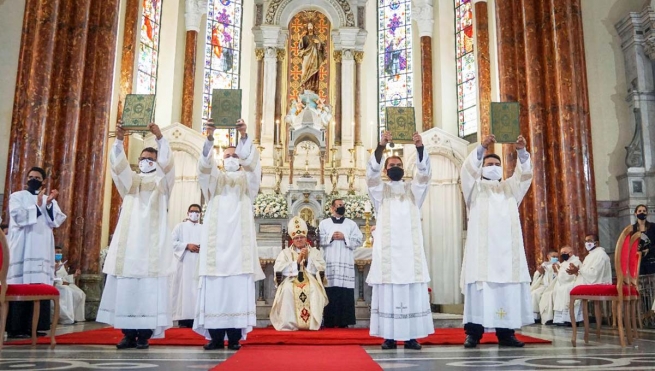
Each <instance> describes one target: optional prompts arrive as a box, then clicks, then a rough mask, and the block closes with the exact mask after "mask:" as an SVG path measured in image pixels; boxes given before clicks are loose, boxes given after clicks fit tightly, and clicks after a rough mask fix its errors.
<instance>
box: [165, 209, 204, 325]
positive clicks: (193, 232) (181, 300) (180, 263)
mask: <svg viewBox="0 0 655 371" xmlns="http://www.w3.org/2000/svg"><path fill="white" fill-rule="evenodd" d="M201 211H202V208H201V207H200V205H198V204H192V205H190V206H189V209H188V210H187V220H185V221H183V222H182V223H180V224H178V225H176V226H175V228H174V229H173V251H174V253H175V259H176V260H177V270H176V272H175V274H174V275H173V276H172V277H173V279H172V281H171V292H172V293H171V307H172V317H173V321H178V325H179V327H186V328H191V327H193V318H194V317H195V315H196V303H197V301H198V261H199V254H198V253H199V252H200V237H201V235H202V234H201V231H202V224H200V212H201Z"/></svg>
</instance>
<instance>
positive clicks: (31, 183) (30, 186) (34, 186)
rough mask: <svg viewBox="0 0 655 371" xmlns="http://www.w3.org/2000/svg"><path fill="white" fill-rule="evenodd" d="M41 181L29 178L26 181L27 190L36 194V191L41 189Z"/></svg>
mask: <svg viewBox="0 0 655 371" xmlns="http://www.w3.org/2000/svg"><path fill="white" fill-rule="evenodd" d="M42 185H43V182H42V181H40V180H38V179H30V180H28V181H27V190H28V191H30V192H31V193H34V194H36V192H37V191H38V190H39V189H41V186H42Z"/></svg>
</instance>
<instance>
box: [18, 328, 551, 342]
mask: <svg viewBox="0 0 655 371" xmlns="http://www.w3.org/2000/svg"><path fill="white" fill-rule="evenodd" d="M368 331H369V330H368V329H367V328H363V329H359V328H358V329H324V330H320V331H276V330H275V329H274V328H272V327H266V328H256V329H254V330H253V331H252V332H251V333H249V334H248V340H246V341H244V342H242V344H244V345H248V346H249V345H307V344H312V345H380V344H381V343H382V339H380V338H376V337H371V336H369V334H368ZM122 337H123V334H122V333H121V332H120V330H116V329H114V328H112V327H107V328H103V329H99V330H91V331H82V332H75V333H72V334H66V335H60V336H57V337H56V339H57V345H114V344H116V343H118V342H119V341H120V340H121V338H122ZM465 337H466V336H465V334H464V330H463V329H461V328H439V329H435V333H434V334H432V335H430V336H428V337H427V338H423V339H419V342H420V343H421V344H424V345H462V344H463V343H464V339H465ZM516 337H517V338H518V339H519V340H521V341H523V342H525V343H527V344H550V341H548V340H544V339H538V338H533V337H530V336H524V335H521V334H518V333H517V334H516ZM206 342H207V341H206V340H205V339H203V338H202V337H201V336H200V335H198V334H196V333H195V332H193V330H191V329H186V328H172V329H169V330H167V331H166V338H164V339H154V340H151V341H150V344H151V345H188V346H200V345H203V344H205V343H206ZM497 342H498V341H497V339H496V335H495V334H494V333H488V334H485V335H484V337H483V338H482V344H496V343H497ZM30 343H31V341H30V340H29V339H26V340H18V341H11V342H7V343H6V344H10V345H29V344H30ZM39 344H50V340H49V338H45V337H43V338H39Z"/></svg>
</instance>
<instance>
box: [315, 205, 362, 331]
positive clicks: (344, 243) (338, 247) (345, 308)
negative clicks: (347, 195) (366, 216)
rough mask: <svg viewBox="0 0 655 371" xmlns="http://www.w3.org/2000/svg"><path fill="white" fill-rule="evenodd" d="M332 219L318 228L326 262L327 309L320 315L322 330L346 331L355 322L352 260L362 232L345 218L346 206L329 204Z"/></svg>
mask: <svg viewBox="0 0 655 371" xmlns="http://www.w3.org/2000/svg"><path fill="white" fill-rule="evenodd" d="M330 211H331V212H332V216H331V217H330V218H329V219H325V220H322V221H321V223H320V224H319V225H318V229H319V234H320V239H321V249H322V250H323V255H324V258H325V264H326V268H325V278H326V279H327V284H326V285H325V292H326V293H327V296H328V305H327V306H326V307H325V311H324V312H323V320H324V326H325V327H328V328H330V327H340V328H345V327H348V325H354V324H356V319H355V257H354V256H353V251H354V250H355V249H356V248H357V247H359V246H361V245H362V239H363V236H362V231H361V230H360V229H359V226H358V225H357V223H355V222H354V221H353V220H352V219H348V218H346V217H344V215H345V214H346V204H345V203H344V201H343V200H342V199H340V198H335V199H334V200H332V205H330Z"/></svg>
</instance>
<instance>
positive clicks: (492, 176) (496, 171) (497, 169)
mask: <svg viewBox="0 0 655 371" xmlns="http://www.w3.org/2000/svg"><path fill="white" fill-rule="evenodd" d="M482 177H483V178H487V179H489V180H500V179H502V177H503V167H502V166H485V167H483V168H482Z"/></svg>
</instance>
